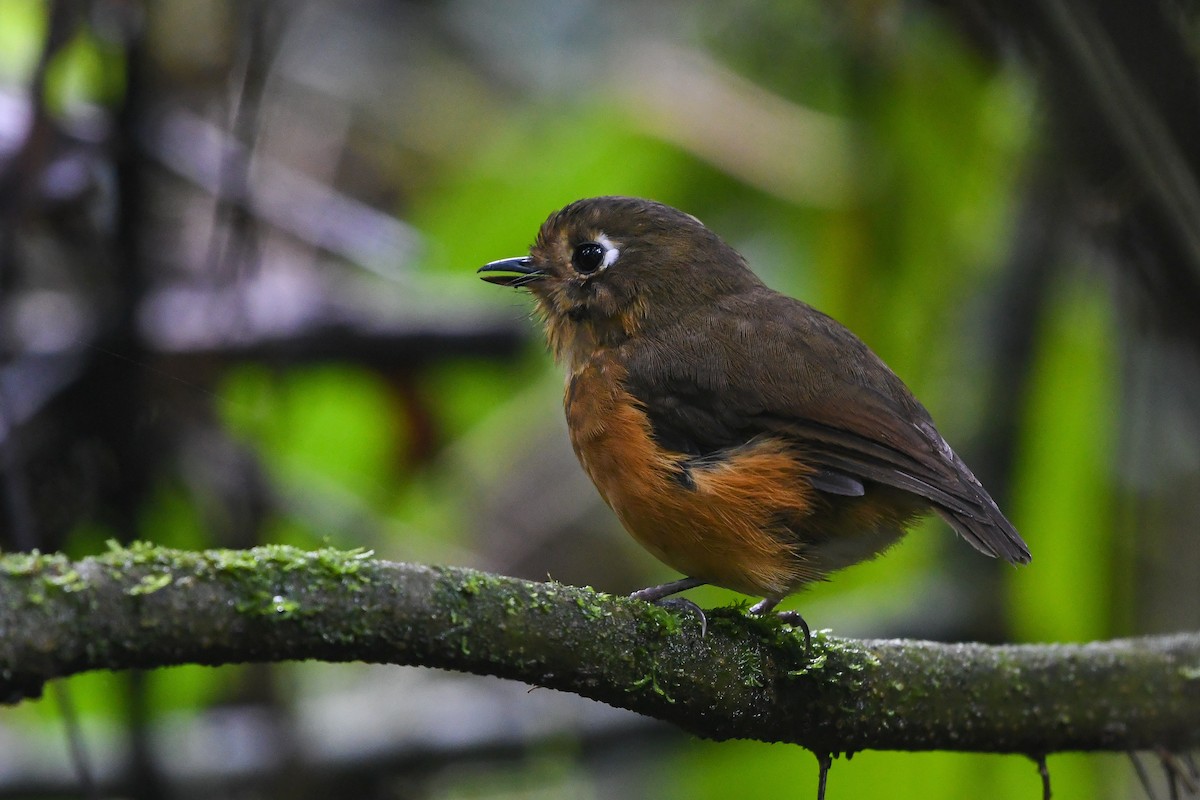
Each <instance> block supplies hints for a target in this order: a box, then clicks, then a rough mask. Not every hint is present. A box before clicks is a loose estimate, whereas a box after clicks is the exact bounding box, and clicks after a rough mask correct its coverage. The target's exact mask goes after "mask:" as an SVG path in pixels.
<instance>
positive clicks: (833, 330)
mask: <svg viewBox="0 0 1200 800" xmlns="http://www.w3.org/2000/svg"><path fill="white" fill-rule="evenodd" d="M478 273H479V274H480V277H481V278H482V279H483V280H485V281H487V282H489V283H493V284H499V285H501V286H509V287H517V288H521V289H525V290H527V291H528V292H529V293H530V294H532V296H533V298H534V301H535V304H536V309H535V311H536V316H537V317H539V318H540V320H541V322H542V325H543V327H544V331H545V335H546V340H547V342H548V345H549V349H550V351H551V352H552V354H553V356H554V358H555V360H556V361H557V362H558V363H559V364H560V365H562V367H563V368H564V369H565V372H566V386H565V392H564V398H563V405H564V411H565V413H566V418H567V427H568V430H569V435H570V440H571V444H572V446H573V448H574V451H575V454H576V456H577V457H578V459H579V462H580V464H581V465H582V467H583V470H584V471H585V472H586V473H587V475H588V477H589V478H591V480H592V482H593V483H594V484H595V486H596V489H597V490H598V491H599V493H600V495H601V497H603V499H604V501H605V502H606V503H607V504H608V506H609V507H610V508H611V509H612V511H613V512H614V513H615V515H616V517H617V518H618V519H619V520H620V522H621V524H622V525H623V526H624V528H625V529H626V530H627V531H628V532H629V534H631V535H632V536H633V538H634V539H635V540H636V541H637V542H638V543H639V544H641V545H642V547H644V548H645V549H646V550H648V551H649V552H650V553H651V554H653V555H654V556H655V557H657V558H658V559H659V560H660V561H662V562H663V563H665V564H667V565H668V566H670V567H671V568H673V569H674V570H676V571H678V572H680V573H682V574H683V576H684V577H683V578H681V579H679V580H674V581H670V582H668V583H664V584H661V585H656V586H651V587H647V588H645V589H641V590H639V591H637V592H634V593H633V594H632V595H631V597H633V598H636V599H640V600H645V601H649V602H671V601H670V600H668V599H667V598H671V597H673V596H674V595H677V594H678V593H680V592H682V591H684V590H687V589H690V588H694V587H696V586H701V585H705V584H711V585H715V586H721V587H724V588H727V589H732V590H734V591H737V592H741V593H743V594H746V595H750V596H752V597H755V598H760V599H759V600H758V602H757V603H755V604H754V605H753V606H751V607H750V609H749V611H750V613H752V614H754V615H766V614H768V613H770V612H771V611H773V610H774V609H775V607H776V606H777V605H778V604H779V603H780V602H781V601H782V600H783V599H784V598H786V597H787V596H789V595H791V594H793V593H795V592H797V591H799V590H800V589H802V588H803V587H805V586H807V585H809V584H811V583H813V582H815V581H820V580H825V579H827V577H828V576H829V575H830V574H831V573H833V572H836V571H837V570H840V569H842V568H845V567H849V566H851V565H853V564H857V563H859V562H862V561H865V560H868V559H871V558H874V557H876V556H877V555H879V554H881V553H883V552H884V551H885V550H887V549H888V548H889V547H891V546H892V545H893V544H895V543H896V542H897V541H898V540H899V539H900V538H901V537H902V536H903V535H904V533H905V532H906V531H907V529H908V528H909V527H910V526H911V525H912V524H914V523H915V522H916V521H917V520H918V519H920V518H921V517H923V516H925V515H926V514H928V513H930V512H934V513H936V514H938V515H939V516H941V517H942V518H943V519H944V520H945V521H946V522H947V523H949V525H950V527H951V528H953V529H954V530H955V531H956V532H957V533H958V534H959V535H960V536H961V537H962V538H963V539H964V540H966V542H967V543H968V544H970V545H971V546H973V547H974V548H975V549H976V550H978V551H979V552H981V553H983V554H985V555H987V556H992V557H998V558H1002V559H1004V560H1005V561H1008V562H1010V563H1013V564H1026V563H1028V562H1029V561H1030V552H1029V548H1028V546H1027V545H1026V544H1025V542H1024V540H1022V538H1021V536H1020V535H1019V534H1018V533H1017V531H1016V529H1015V528H1014V527H1013V525H1012V523H1010V522H1009V521H1008V519H1006V518H1005V516H1004V514H1003V513H1002V512H1001V511H1000V509H999V507H998V506H997V505H996V503H995V501H994V500H993V499H992V497H991V496H990V495H989V494H988V492H987V490H985V489H984V487H983V486H982V484H981V483H980V482H979V480H978V479H976V477H975V475H974V474H973V473H972V472H971V470H970V469H969V468H968V467H967V465H966V464H965V463H964V462H963V460H962V459H961V458H960V457H959V456H958V454H957V453H955V452H954V450H953V449H952V448H951V447H950V445H949V444H947V443H946V440H945V439H944V438H942V436H941V434H940V433H938V431H937V428H936V427H935V426H934V423H933V420H932V418H931V417H930V415H929V412H928V411H926V409H925V407H924V406H923V405H921V403H920V402H919V401H918V400H917V399H916V398H915V397H914V396H913V393H912V392H911V391H910V390H909V389H908V387H907V386H906V385H905V384H904V383H903V382H902V381H901V379H900V378H899V377H897V376H896V374H895V373H894V372H893V371H892V370H891V369H890V368H888V366H887V365H886V364H884V362H883V361H882V360H881V359H880V358H879V357H878V356H877V355H876V354H875V353H874V352H873V351H872V350H871V349H870V348H868V346H867V345H866V344H865V343H864V342H863V341H862V340H861V339H859V338H858V337H857V336H856V335H855V334H854V333H852V332H851V331H850V330H849V329H847V328H846V327H844V326H843V325H842V324H840V323H839V322H837V321H836V320H834V319H833V318H832V317H830V316H827V315H826V314H824V313H822V312H821V311H818V310H817V309H815V308H813V307H812V306H810V305H808V304H807V303H804V302H802V301H800V300H797V299H795V298H792V297H789V296H787V295H785V294H781V293H779V292H777V291H775V290H773V289H771V288H769V287H768V286H767V285H766V284H765V283H763V281H762V280H760V279H759V278H758V276H757V275H756V274H755V273H754V272H753V271H752V270H751V268H750V266H749V265H748V263H747V262H746V259H745V258H743V257H742V256H741V255H740V254H739V253H738V252H737V251H736V250H734V249H733V248H732V247H731V246H729V245H728V244H726V243H725V241H724V240H722V239H721V238H720V237H719V236H718V235H717V234H716V233H714V232H713V231H711V230H710V229H709V228H708V227H706V226H705V225H704V224H703V223H701V222H700V220H698V219H697V218H696V217H694V216H692V215H690V214H687V213H685V212H683V211H680V210H678V209H675V208H672V207H671V206H668V205H664V204H662V203H658V202H655V201H652V200H646V199H642V198H636V197H618V196H608V197H593V198H586V199H582V200H578V201H576V202H573V203H571V204H569V205H567V206H566V207H564V208H562V209H561V210H559V211H556V212H554V213H552V214H551V215H550V216H549V217H548V218H547V219H546V221H545V222H544V223H543V224H542V226H541V228H540V230H539V231H538V233H537V237H536V240H535V241H534V243H533V245H532V246H531V247H530V249H529V253H528V255H524V256H520V257H516V258H506V259H501V260H498V261H492V262H490V263H488V264H485V265H484V266H483V267H480V268H479V270H478ZM684 602H686V603H688V604H689V605H692V606H694V604H692V603H690V601H684ZM694 607H695V608H696V609H697V610H699V609H698V606H694ZM784 615H786V618H787V620H788V621H792V622H795V623H798V624H799V625H800V626H801V627H802V628H803V631H804V635H805V641H806V643H807V642H808V641H809V639H810V633H809V628H808V624H807V623H806V622H805V621H804V619H803V617H802V616H800V615H799V613H798V612H784ZM781 616H782V615H781ZM701 619H702V620H703V619H704V618H703V613H702V612H701Z"/></svg>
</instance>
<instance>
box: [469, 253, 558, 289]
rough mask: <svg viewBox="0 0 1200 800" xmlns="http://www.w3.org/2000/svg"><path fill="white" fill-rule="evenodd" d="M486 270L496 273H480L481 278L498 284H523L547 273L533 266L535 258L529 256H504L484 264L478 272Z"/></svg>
mask: <svg viewBox="0 0 1200 800" xmlns="http://www.w3.org/2000/svg"><path fill="white" fill-rule="evenodd" d="M484 272H486V273H495V274H488V275H479V277H480V279H481V280H485V281H487V282H488V283H494V284H496V285H498V286H522V285H524V284H527V283H529V282H530V281H533V280H537V279H538V278H541V277H543V276H544V275H545V273H543V272H542V271H541V270H540V269H538V268H537V267H535V266H533V259H532V258H530V257H529V256H522V257H520V258H503V259H500V260H499V261H492V262H490V263H487V264H484V265H483V266H482V267H480V268H479V269H478V270H476V274H479V273H484ZM505 273H507V274H505Z"/></svg>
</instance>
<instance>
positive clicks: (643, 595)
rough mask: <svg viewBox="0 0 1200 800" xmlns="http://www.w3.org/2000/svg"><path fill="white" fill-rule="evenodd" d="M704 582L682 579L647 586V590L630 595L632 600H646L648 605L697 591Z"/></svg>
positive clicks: (640, 590) (694, 579)
mask: <svg viewBox="0 0 1200 800" xmlns="http://www.w3.org/2000/svg"><path fill="white" fill-rule="evenodd" d="M703 585H704V581H702V580H700V579H699V578H680V579H679V580H677V581H671V582H670V583H660V584H659V585H658V586H647V587H646V588H645V589H638V590H637V591H636V592H634V593H633V594H631V595H629V599H630V600H645V601H646V602H647V603H657V602H658V601H659V600H662V599H663V598H664V597H670V596H671V595H673V594H679V593H680V592H684V591H687V590H688V589H695V588H696V587H697V586H703Z"/></svg>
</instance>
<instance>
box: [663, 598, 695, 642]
mask: <svg viewBox="0 0 1200 800" xmlns="http://www.w3.org/2000/svg"><path fill="white" fill-rule="evenodd" d="M654 605H656V606H659V607H660V608H676V609H682V610H683V611H690V612H692V613H693V614H695V615H696V616H697V617H699V618H700V638H701V639H703V638H704V637H705V636H707V635H708V617H706V616H705V615H704V609H703V608H701V607H700V606H698V605H696V604H695V603H693V602H692V601H691V600H688V599H687V598H686V597H668V598H665V599H663V600H655V601H654Z"/></svg>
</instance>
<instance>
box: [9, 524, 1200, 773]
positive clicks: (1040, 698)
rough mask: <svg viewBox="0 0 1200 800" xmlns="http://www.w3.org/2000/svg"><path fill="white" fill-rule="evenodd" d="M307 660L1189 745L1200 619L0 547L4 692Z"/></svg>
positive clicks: (1007, 734) (816, 723)
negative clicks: (789, 604)
mask: <svg viewBox="0 0 1200 800" xmlns="http://www.w3.org/2000/svg"><path fill="white" fill-rule="evenodd" d="M290 659H320V660H324V661H368V662H378V663H390V664H413V665H423V666H430V667H441V668H445V669H455V670H462V671H466V672H475V673H480V674H491V675H499V676H502V677H505V678H512V679H514V680H520V681H525V682H527V683H530V684H534V685H538V686H546V687H550V688H554V689H561V690H563V691H568V692H575V693H577V694H581V695H584V696H586V697H592V698H595V699H597V700H601V701H603V702H606V703H609V704H611V705H614V706H619V707H621V708H628V709H632V710H634V711H638V712H640V713H643V714H647V715H649V716H652V717H657V718H660V719H664V720H669V721H671V722H674V723H676V724H678V725H680V726H681V727H683V728H685V729H687V730H689V731H691V732H692V733H695V734H697V735H699V736H703V737H707V738H714V739H726V738H748V739H759V740H763V741H782V742H795V743H798V744H801V745H804V746H805V747H808V748H810V749H813V750H815V751H817V752H853V751H857V750H863V749H892V750H933V749H938V750H962V751H986V752H1007V753H1026V754H1034V755H1037V754H1046V753H1053V752H1058V751H1063V750H1133V749H1143V748H1150V747H1165V748H1168V749H1171V750H1183V749H1187V748H1193V747H1196V746H1197V745H1200V635H1178V636H1166V637H1153V638H1144V639H1129V640H1123V641H1114V642H1105V643H1097V644H1088V645H1024V646H1002V647H996V646H984V645H945V644H934V643H930V642H913V641H855V640H848V639H840V638H835V637H832V636H826V635H824V634H818V635H817V636H816V637H815V638H814V640H813V649H812V653H811V654H807V655H806V653H805V652H804V647H803V639H802V637H801V635H800V634H798V633H797V632H794V631H792V630H791V629H790V628H788V627H786V626H783V625H781V624H780V623H778V622H776V621H775V620H759V619H754V618H750V617H747V616H746V615H745V614H744V613H742V612H741V611H739V610H737V609H718V610H714V611H711V612H709V625H708V633H707V635H706V636H704V637H701V635H700V629H699V622H698V619H697V618H695V616H694V615H690V614H687V613H686V612H685V613H683V614H682V615H680V616H676V615H675V614H674V613H673V612H669V611H666V610H664V609H662V608H658V607H654V606H650V605H647V604H645V603H641V602H635V601H631V600H628V599H625V598H619V597H612V596H610V595H605V594H600V593H597V592H594V591H592V590H590V589H581V588H574V587H570V586H562V585H559V584H552V583H531V582H528V581H522V580H516V579H513V578H502V577H497V576H494V575H488V574H485V573H481V572H476V571H472V570H467V569H455V568H446V567H427V566H420V565H414V564H397V563H390V562H385V561H380V560H376V559H373V558H371V557H370V554H368V553H362V552H341V551H336V550H320V551H316V552H304V551H300V550H296V549H292V548H287V547H260V548H255V549H253V550H247V551H229V550H212V551H206V552H201V553H191V552H182V551H178V550H170V549H166V548H160V547H154V546H150V545H135V546H133V547H131V548H129V549H123V548H113V549H112V550H111V552H108V553H106V554H104V555H102V556H98V557H95V558H87V559H83V560H82V561H70V560H68V559H67V558H65V557H63V556H57V555H37V554H34V555H28V554H9V555H5V556H3V557H0V697H3V698H6V699H7V700H8V701H9V702H16V701H18V700H20V699H21V698H23V697H29V696H34V695H37V694H38V693H40V691H41V688H42V685H43V684H44V683H45V682H46V681H47V680H50V679H52V678H56V677H60V676H64V675H72V674H75V673H78V672H84V671H87V670H94V669H128V668H134V667H139V668H149V667H163V666H169V665H175V664H186V663H191V664H213V665H215V664H226V663H235V662H248V661H281V660H290Z"/></svg>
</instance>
